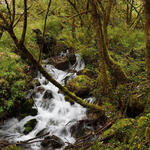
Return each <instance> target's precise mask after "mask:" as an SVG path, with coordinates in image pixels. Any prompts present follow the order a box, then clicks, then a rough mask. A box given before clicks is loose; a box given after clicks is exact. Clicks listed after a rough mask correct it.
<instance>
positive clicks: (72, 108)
mask: <svg viewBox="0 0 150 150" xmlns="http://www.w3.org/2000/svg"><path fill="white" fill-rule="evenodd" d="M44 67H45V69H46V70H47V71H48V72H49V74H50V75H51V76H52V77H53V78H54V79H55V80H57V81H58V82H59V83H61V84H62V85H64V84H65V82H64V80H65V78H66V77H68V79H72V78H74V77H75V76H76V73H75V72H74V73H72V72H65V71H62V70H58V69H56V68H55V67H54V66H52V65H50V64H47V65H45V66H44ZM84 67H85V64H84V62H83V60H82V59H81V57H80V55H79V54H76V63H75V64H74V65H73V66H70V70H71V69H74V70H75V71H76V72H77V71H79V70H81V69H83V68H84ZM36 79H38V80H39V82H40V84H41V85H40V86H38V87H35V89H34V90H35V91H37V92H36V94H35V95H34V97H33V99H34V103H35V104H34V108H36V109H37V111H38V114H37V115H36V116H27V117H25V118H24V119H22V120H21V121H19V120H18V119H17V118H12V119H9V120H7V121H5V123H4V125H3V126H1V127H0V138H1V139H8V140H10V141H24V140H28V139H31V138H34V137H36V135H37V134H38V133H39V132H40V131H44V132H45V133H49V135H56V136H58V137H60V138H61V139H62V140H63V141H64V142H70V143H74V142H75V139H74V138H73V137H72V136H71V133H70V127H71V125H73V124H74V123H75V122H76V121H78V120H81V119H83V118H86V109H85V108H83V107H82V106H80V105H79V104H77V103H75V104H74V105H71V104H70V103H69V102H67V101H65V99H64V95H63V94H62V93H60V91H59V89H58V88H57V87H56V86H54V85H53V84H52V83H50V82H48V81H46V79H45V77H43V76H42V75H41V74H40V73H38V76H37V77H36ZM37 88H43V89H44V90H43V91H40V92H38V90H37ZM45 92H49V93H51V97H50V98H44V94H45ZM22 109H23V108H22ZM32 119H36V121H37V124H36V126H35V128H34V129H33V130H32V131H31V132H30V133H29V134H27V135H24V133H23V131H24V129H25V127H24V125H25V124H26V123H27V122H28V121H30V120H32ZM30 149H31V150H40V149H41V147H40V143H39V142H37V143H33V144H32V145H31V148H30Z"/></svg>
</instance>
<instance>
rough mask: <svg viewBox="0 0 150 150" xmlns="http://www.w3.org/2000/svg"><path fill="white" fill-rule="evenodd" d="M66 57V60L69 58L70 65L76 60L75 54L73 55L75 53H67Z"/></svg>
mask: <svg viewBox="0 0 150 150" xmlns="http://www.w3.org/2000/svg"><path fill="white" fill-rule="evenodd" d="M67 58H68V60H69V62H70V64H71V65H73V64H75V62H76V56H75V54H73V53H71V54H69V55H68V56H67Z"/></svg>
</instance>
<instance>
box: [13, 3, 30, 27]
mask: <svg viewBox="0 0 150 150" xmlns="http://www.w3.org/2000/svg"><path fill="white" fill-rule="evenodd" d="M31 7H32V5H31V6H30V7H28V9H27V10H29V9H30V8H31ZM23 15H24V12H23V13H22V14H20V17H19V19H18V20H17V21H16V22H15V24H14V25H13V28H15V27H16V25H17V24H18V23H19V21H20V20H21V18H22V17H23Z"/></svg>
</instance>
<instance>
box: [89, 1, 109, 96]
mask: <svg viewBox="0 0 150 150" xmlns="http://www.w3.org/2000/svg"><path fill="white" fill-rule="evenodd" d="M91 5H92V10H93V11H92V13H91V15H92V18H93V27H94V29H95V32H96V42H97V48H98V50H99V59H100V63H99V70H100V76H99V80H98V82H99V83H98V85H99V88H100V94H101V95H103V96H104V95H108V94H109V93H110V89H111V85H110V83H109V81H108V77H107V73H106V64H105V58H104V52H103V47H104V45H103V44H104V42H103V41H104V36H103V33H102V32H103V31H102V24H101V18H100V16H99V15H98V13H97V7H96V5H95V3H94V2H93V1H92V2H91Z"/></svg>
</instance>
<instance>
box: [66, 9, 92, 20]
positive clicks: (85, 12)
mask: <svg viewBox="0 0 150 150" xmlns="http://www.w3.org/2000/svg"><path fill="white" fill-rule="evenodd" d="M89 12H92V11H91V10H89V11H87V10H86V11H83V12H81V13H78V14H76V15H73V16H69V19H72V18H74V17H78V16H81V15H84V14H87V13H89Z"/></svg>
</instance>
